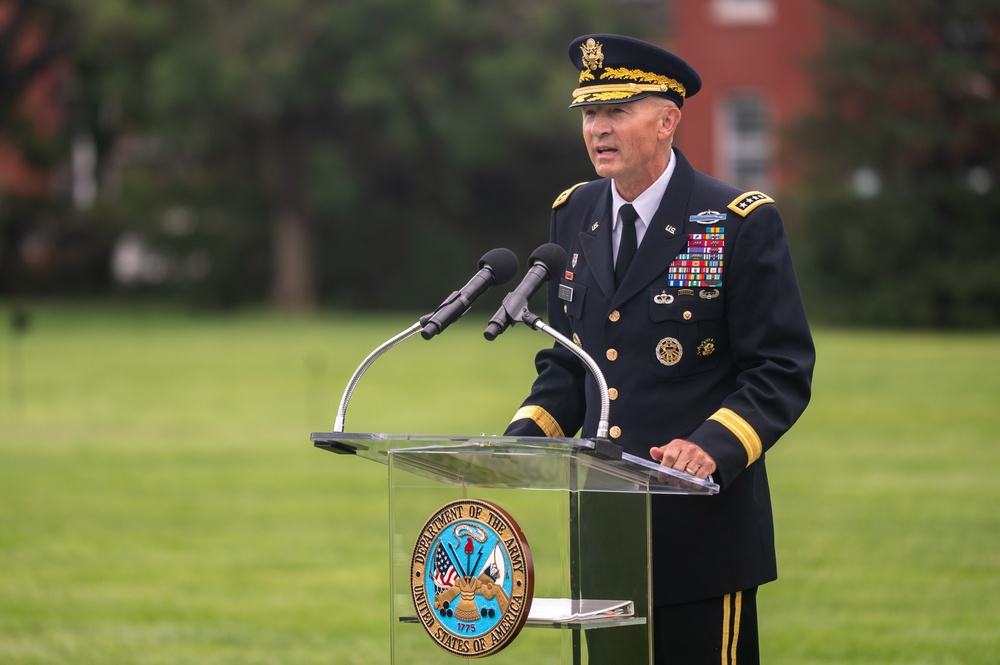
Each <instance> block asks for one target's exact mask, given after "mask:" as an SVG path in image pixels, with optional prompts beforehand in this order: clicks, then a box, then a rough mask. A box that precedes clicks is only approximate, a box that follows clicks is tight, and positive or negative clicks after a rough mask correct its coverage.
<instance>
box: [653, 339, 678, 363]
mask: <svg viewBox="0 0 1000 665" xmlns="http://www.w3.org/2000/svg"><path fill="white" fill-rule="evenodd" d="M683 355H684V347H682V346H681V343H680V342H679V341H678V340H677V338H676V337H664V338H663V339H661V340H660V341H659V342H657V344H656V359H657V360H659V361H660V362H661V363H662V364H664V365H666V366H667V367H671V366H673V365H676V364H677V363H679V362H680V361H681V356H683Z"/></svg>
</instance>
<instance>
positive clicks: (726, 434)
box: [688, 205, 816, 487]
mask: <svg viewBox="0 0 1000 665" xmlns="http://www.w3.org/2000/svg"><path fill="white" fill-rule="evenodd" d="M725 280H726V281H725V288H726V291H727V293H726V298H727V301H726V302H727V310H726V314H727V318H728V325H729V338H730V340H731V344H732V351H733V355H734V359H735V361H736V364H737V366H738V367H739V368H740V372H739V375H738V377H737V386H736V390H735V391H734V392H733V393H731V394H730V395H729V396H728V397H727V398H726V399H725V400H724V401H723V403H722V405H721V406H720V408H719V409H718V410H717V411H715V412H714V413H713V414H712V415H711V416H709V418H708V419H707V420H706V421H705V422H704V423H703V424H702V425H701V426H700V427H699V428H698V429H697V430H695V432H694V433H693V434H691V435H690V436H689V437H688V440H690V441H691V442H693V443H696V444H698V445H699V446H701V447H702V448H703V449H704V450H705V451H706V452H707V453H708V454H709V455H711V456H712V458H713V459H714V460H715V461H716V464H717V466H718V470H717V471H716V473H715V479H716V481H717V482H719V484H720V485H721V486H723V487H725V486H726V485H727V484H729V483H730V482H732V481H733V479H735V478H736V477H737V476H738V475H739V474H740V473H741V472H742V471H743V470H744V469H746V468H747V467H749V466H750V465H751V464H753V463H754V462H755V461H757V460H758V459H759V458H760V457H761V455H763V454H764V453H765V452H767V450H768V449H770V448H771V446H773V445H774V444H775V443H776V442H777V441H778V439H779V438H780V437H781V435H783V434H784V433H785V432H786V431H787V430H788V429H789V428H790V427H791V426H792V424H793V423H794V422H795V421H796V420H797V419H798V417H799V416H800V415H801V414H802V412H803V411H804V410H805V408H806V405H807V404H808V402H809V397H810V389H811V383H812V372H813V366H814V364H815V357H816V356H815V349H814V346H813V342H812V336H811V334H810V332H809V325H808V322H807V320H806V314H805V308H804V307H803V304H802V297H801V295H800V293H799V286H798V280H797V279H796V276H795V270H794V268H793V266H792V259H791V253H790V251H789V248H788V240H787V237H786V235H785V231H784V227H783V226H782V222H781V217H780V215H779V214H778V211H777V209H776V208H775V207H774V206H773V205H765V206H761V207H760V208H759V209H757V210H756V211H754V212H752V213H751V214H750V215H748V217H747V218H746V220H744V222H743V224H742V225H741V227H740V230H739V234H738V236H737V238H736V244H735V246H734V248H733V254H732V259H731V260H730V270H729V274H728V275H727V276H726V278H725Z"/></svg>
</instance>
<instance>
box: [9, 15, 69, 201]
mask: <svg viewBox="0 0 1000 665" xmlns="http://www.w3.org/2000/svg"><path fill="white" fill-rule="evenodd" d="M16 4H17V3H14V2H10V1H0V32H2V33H3V42H4V44H3V49H2V51H0V56H2V57H3V62H2V67H3V74H4V76H5V77H6V80H5V81H4V87H3V92H4V94H7V95H11V94H14V95H16V97H17V99H16V101H15V102H14V103H15V108H16V110H17V112H18V114H19V115H20V117H21V118H23V119H24V120H25V121H26V122H27V123H29V124H30V127H31V129H32V131H34V132H35V133H36V134H37V135H38V136H39V137H51V136H53V135H55V134H56V132H58V131H59V130H60V129H61V128H62V126H63V123H64V122H65V104H64V102H63V97H64V91H65V83H66V79H67V75H68V68H67V64H66V62H65V60H63V59H61V58H57V57H52V54H51V53H48V52H47V50H48V49H49V48H50V47H51V44H50V43H49V35H48V32H47V30H46V26H45V24H44V23H43V22H41V21H38V20H37V18H36V17H35V16H26V14H28V12H27V10H25V9H23V8H20V13H19V8H18V7H17V6H16ZM21 77H23V78H24V80H26V81H27V83H26V84H21V83H20V82H19V81H20V80H21ZM4 101H5V102H10V101H12V100H4ZM54 177H55V176H54V173H53V172H52V171H51V170H49V169H38V168H34V167H32V166H31V165H29V164H28V163H27V161H26V160H25V158H24V157H23V156H22V152H21V150H20V149H19V148H18V147H16V146H15V145H13V144H12V142H11V141H10V140H9V138H8V137H7V136H4V135H3V134H2V133H0V191H6V192H8V193H11V194H16V195H22V196H47V195H49V194H51V193H52V188H53V178H54Z"/></svg>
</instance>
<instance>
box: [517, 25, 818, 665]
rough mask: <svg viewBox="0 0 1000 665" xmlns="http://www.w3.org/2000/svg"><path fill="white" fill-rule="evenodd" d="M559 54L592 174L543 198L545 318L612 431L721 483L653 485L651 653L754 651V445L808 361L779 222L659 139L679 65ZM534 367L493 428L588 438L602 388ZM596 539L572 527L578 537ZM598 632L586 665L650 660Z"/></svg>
mask: <svg viewBox="0 0 1000 665" xmlns="http://www.w3.org/2000/svg"><path fill="white" fill-rule="evenodd" d="M569 56H570V59H571V61H572V62H573V64H574V65H575V66H576V68H577V69H578V70H579V81H578V83H577V89H576V90H575V91H574V92H573V102H572V104H571V105H570V107H571V108H579V109H580V110H581V112H582V119H583V138H584V141H585V143H586V147H587V152H588V153H589V156H590V159H591V162H593V165H594V168H595V170H596V171H597V174H598V176H600V179H598V180H594V181H592V182H588V183H581V184H579V185H576V186H574V187H572V188H570V189H568V190H566V191H565V192H563V193H562V194H561V195H560V196H559V197H558V198H557V199H556V201H555V203H554V205H553V209H552V217H551V228H550V234H551V240H552V242H555V243H558V244H559V245H561V246H562V247H563V248H564V249H565V250H566V252H567V256H568V257H569V259H568V263H567V267H566V272H565V274H564V275H560V276H555V277H554V278H553V279H552V280H550V282H549V285H548V322H549V324H550V325H552V326H553V327H554V328H556V329H557V330H559V331H560V332H561V333H562V334H564V335H565V336H566V337H568V338H570V339H572V340H573V341H574V343H576V344H577V345H579V346H581V347H582V348H583V349H584V350H586V351H587V353H588V354H589V355H590V356H592V357H593V358H595V360H596V361H597V362H598V364H599V365H600V368H601V370H602V372H603V373H604V375H605V377H606V379H607V384H608V387H609V396H610V399H611V402H610V404H611V410H610V417H609V423H608V424H609V425H610V427H609V435H610V437H611V439H612V440H613V441H614V442H615V443H617V444H618V445H620V446H622V447H623V448H624V450H625V451H626V452H629V453H632V454H634V455H642V456H647V455H648V456H651V457H652V458H653V459H654V460H656V461H658V462H659V463H660V464H662V465H663V466H666V467H670V468H673V469H677V470H679V471H682V472H685V473H688V474H692V475H694V476H697V477H699V478H708V477H709V476H711V477H712V480H714V482H716V483H718V484H719V486H720V492H719V493H718V494H717V495H714V496H690V497H689V496H671V495H656V496H654V497H653V502H652V557H653V558H652V563H653V606H654V618H653V622H652V631H653V643H654V649H653V651H654V661H655V662H656V663H680V664H682V665H699V664H701V663H706V664H708V663H711V664H712V665H719V663H722V664H723V665H726V664H727V663H739V664H740V665H750V664H752V663H757V662H758V661H759V655H758V643H757V619H756V591H757V587H758V586H759V585H761V584H764V583H766V582H769V581H771V580H773V579H775V578H776V577H777V568H776V562H775V552H774V529H773V521H772V515H771V505H770V495H769V491H768V484H767V471H766V467H765V456H766V453H767V452H768V451H769V450H770V448H771V447H772V446H773V445H774V444H775V443H776V442H777V441H778V439H779V438H780V437H781V435H782V434H784V433H785V432H786V431H787V430H788V429H789V428H790V427H791V426H792V424H793V423H794V422H795V420H796V419H797V418H798V417H799V415H800V414H801V413H802V411H803V410H804V409H805V407H806V404H807V403H808V401H809V395H810V383H811V380H812V370H813V365H814V361H815V351H814V347H813V343H812V338H811V336H810V332H809V327H808V323H807V321H806V315H805V311H804V308H803V305H802V299H801V296H800V294H799V287H798V283H797V280H796V277H795V272H794V269H793V266H792V259H791V256H790V253H789V249H788V244H787V239H786V236H785V232H784V228H783V226H782V221H781V217H780V216H779V214H778V210H777V208H776V207H775V205H774V201H773V200H772V199H771V198H770V197H769V196H767V195H766V194H764V193H762V192H755V191H749V192H748V191H744V190H742V189H738V188H736V187H733V186H730V185H728V184H725V183H723V182H721V181H719V180H716V179H713V178H711V177H708V176H706V175H704V174H702V173H700V172H698V171H696V170H694V168H692V166H691V164H689V163H688V161H687V160H686V159H685V158H684V156H683V155H682V154H681V153H680V151H679V150H677V149H676V148H673V146H672V143H673V136H674V133H675V132H676V130H677V128H678V125H679V123H680V120H681V107H682V106H683V104H684V102H685V101H686V100H687V99H688V98H689V97H691V96H693V95H694V94H695V93H697V92H698V90H699V89H700V88H701V78H700V77H699V75H698V74H697V72H695V70H694V69H693V68H692V67H691V66H690V65H688V63H686V62H685V61H683V60H682V59H680V58H679V57H677V56H676V55H674V54H672V53H669V52H667V51H665V50H663V49H660V48H658V47H656V46H653V45H651V44H648V43H645V42H642V41H639V40H636V39H632V38H629V37H623V36H618V35H602V34H595V35H585V36H582V37H579V38H577V39H576V40H574V41H573V42H572V43H571V44H570V47H569ZM535 364H536V368H537V370H538V377H537V379H536V380H535V382H534V384H533V386H532V389H531V394H530V396H529V397H528V398H527V399H526V400H525V401H524V402H523V404H522V405H521V408H520V410H518V411H517V413H516V415H515V416H514V419H513V421H512V422H511V424H510V425H509V427H508V428H507V432H506V433H507V434H508V435H513V436H551V437H562V436H573V435H574V434H576V433H577V432H578V431H579V432H580V435H581V436H582V437H593V436H595V435H596V430H597V425H598V420H599V415H600V413H599V412H600V396H599V394H598V386H597V382H596V381H594V380H593V378H592V377H591V376H589V375H588V372H587V370H586V368H585V366H584V365H583V363H581V362H580V361H579V360H578V359H577V358H576V357H575V356H573V355H572V354H571V353H569V352H568V351H567V350H566V349H564V348H562V347H561V346H559V345H555V346H553V347H552V348H549V349H544V350H542V351H541V352H539V354H538V356H537V358H536V363H535ZM584 494H585V495H586V494H587V493H584ZM611 505H613V503H611V502H610V500H609V502H608V503H606V504H604V508H601V507H600V506H596V505H595V508H594V510H605V511H606V510H607V509H608V508H607V506H611ZM581 510H582V511H583V514H582V516H581V522H582V524H583V525H584V527H583V528H586V524H587V521H588V518H587V513H586V504H584V505H582V506H581ZM605 523H606V522H605ZM588 538H592V540H588ZM599 540H600V537H599V535H596V534H592V536H587V535H586V534H584V545H583V547H588V546H589V545H588V544H587V543H588V542H589V543H591V544H593V543H597V542H599ZM585 584H586V582H585ZM584 591H585V592H586V589H584ZM610 632H611V631H601V630H593V631H587V642H588V652H589V655H590V662H591V663H598V664H599V665H605V664H606V663H632V662H646V657H645V655H644V650H643V649H642V648H641V646H640V647H637V648H638V651H637V654H638V655H636V656H635V657H634V659H633V657H632V656H631V655H629V654H625V653H622V652H621V650H620V648H619V650H618V651H616V652H615V653H612V654H608V653H604V652H602V650H601V644H600V642H601V640H600V639H599V636H598V634H601V633H610ZM645 653H648V652H645Z"/></svg>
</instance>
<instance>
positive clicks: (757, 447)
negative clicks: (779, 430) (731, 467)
mask: <svg viewBox="0 0 1000 665" xmlns="http://www.w3.org/2000/svg"><path fill="white" fill-rule="evenodd" d="M708 419H709V420H714V421H716V422H717V423H721V424H722V426H723V427H725V428H726V429H728V430H729V431H730V432H732V433H733V435H734V436H735V437H736V438H737V439H739V441H740V443H742V444H743V447H744V448H746V451H747V466H750V465H751V464H753V463H754V462H756V461H757V458H758V457H760V456H761V453H763V452H764V446H763V444H761V442H760V437H759V436H757V432H756V430H754V428H753V427H752V426H751V425H750V423H748V422H747V421H745V420H743V418H741V417H740V416H739V415H738V414H737V413H736V412H735V411H731V410H729V409H719V410H718V411H716V412H715V413H713V414H712V415H711V416H709V417H708Z"/></svg>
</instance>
